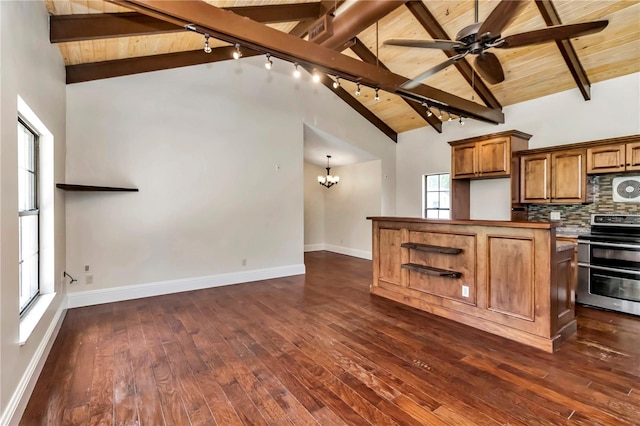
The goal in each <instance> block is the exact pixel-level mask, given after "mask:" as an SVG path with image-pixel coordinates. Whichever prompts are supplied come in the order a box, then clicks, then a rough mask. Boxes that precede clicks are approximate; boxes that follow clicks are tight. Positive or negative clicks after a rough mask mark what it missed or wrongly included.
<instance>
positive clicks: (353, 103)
mask: <svg viewBox="0 0 640 426" xmlns="http://www.w3.org/2000/svg"><path fill="white" fill-rule="evenodd" d="M320 81H321V82H322V84H324V85H325V86H326V87H327V88H328V89H329V90H331V91H332V92H334V93H335V94H336V95H338V97H339V98H340V99H342V100H343V101H344V102H346V103H347V104H348V105H349V106H350V107H351V108H353V109H354V110H356V112H358V113H359V114H360V115H362V116H363V117H364V118H365V119H366V120H368V121H369V122H370V123H371V124H373V125H374V126H376V127H377V128H378V129H379V130H380V131H381V132H382V133H384V134H385V135H387V136H388V137H389V138H390V139H391V140H393V141H394V142H396V143H397V142H398V133H397V132H396V131H395V130H393V129H392V128H391V127H389V126H388V125H387V123H385V122H384V121H382V120H381V119H380V118H379V117H378V116H377V115H375V114H374V113H373V112H371V110H369V109H368V108H367V107H365V106H364V105H362V103H361V102H360V101H358V100H357V99H356V98H354V97H353V96H351V93H349V92H347V91H346V90H345V89H344V88H343V87H340V86H338V88H337V89H334V88H333V80H332V79H331V78H329V76H327V75H325V74H322V75H321V76H320Z"/></svg>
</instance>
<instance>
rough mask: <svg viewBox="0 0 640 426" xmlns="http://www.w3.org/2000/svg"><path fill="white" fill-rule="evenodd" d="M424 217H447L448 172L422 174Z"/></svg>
mask: <svg viewBox="0 0 640 426" xmlns="http://www.w3.org/2000/svg"><path fill="white" fill-rule="evenodd" d="M422 204H423V206H424V217H425V218H427V219H449V218H450V208H449V173H438V174H433V175H425V176H424V198H423V203H422Z"/></svg>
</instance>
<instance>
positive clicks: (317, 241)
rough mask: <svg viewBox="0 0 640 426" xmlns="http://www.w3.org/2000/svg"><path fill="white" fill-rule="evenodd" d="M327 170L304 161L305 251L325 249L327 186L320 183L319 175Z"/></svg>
mask: <svg viewBox="0 0 640 426" xmlns="http://www.w3.org/2000/svg"><path fill="white" fill-rule="evenodd" d="M326 172H327V171H326V170H325V169H324V168H322V167H319V166H316V165H315V164H311V163H309V162H306V161H305V163H304V247H305V251H314V250H316V249H317V250H321V249H324V209H325V203H324V198H325V191H326V188H325V187H323V186H321V185H320V184H318V176H320V175H325V174H326Z"/></svg>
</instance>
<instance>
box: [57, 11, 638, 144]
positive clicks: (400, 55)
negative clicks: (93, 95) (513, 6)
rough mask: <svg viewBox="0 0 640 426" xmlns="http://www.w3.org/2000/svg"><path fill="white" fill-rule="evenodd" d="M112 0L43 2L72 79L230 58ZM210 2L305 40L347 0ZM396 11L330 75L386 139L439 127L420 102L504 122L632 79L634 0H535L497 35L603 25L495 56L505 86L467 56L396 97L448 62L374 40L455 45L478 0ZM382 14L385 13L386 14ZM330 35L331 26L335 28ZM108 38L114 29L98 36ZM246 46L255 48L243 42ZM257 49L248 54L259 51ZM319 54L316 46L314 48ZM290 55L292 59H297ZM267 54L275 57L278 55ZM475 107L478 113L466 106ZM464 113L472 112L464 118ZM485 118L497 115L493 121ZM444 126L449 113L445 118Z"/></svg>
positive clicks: (440, 55)
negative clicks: (349, 73) (542, 101)
mask: <svg viewBox="0 0 640 426" xmlns="http://www.w3.org/2000/svg"><path fill="white" fill-rule="evenodd" d="M116 2H117V3H121V4H126V6H127V7H123V6H122V5H118V4H114V3H113V2H107V1H101V0H46V5H47V8H48V10H49V13H50V14H51V15H52V18H51V41H52V43H53V42H55V43H57V44H58V46H59V48H60V52H61V54H62V56H63V58H64V62H65V65H67V80H68V82H69V83H73V82H75V81H86V80H91V79H97V78H108V77H112V76H117V75H125V74H130V73H131V72H132V70H137V71H135V72H142V71H152V70H158V69H164V68H172V67H177V66H188V65H194V64H198V63H204V62H215V61H218V60H226V58H230V55H231V53H232V50H233V48H232V47H230V46H229V43H228V42H225V41H221V40H216V39H214V38H211V39H210V45H211V47H212V48H214V54H213V55H206V54H205V53H204V52H203V51H202V46H203V36H202V35H200V34H197V33H194V32H189V31H186V30H182V29H181V28H180V27H175V29H177V30H178V31H171V32H167V29H171V25H172V24H167V23H166V22H162V21H159V20H157V19H155V18H150V17H147V16H145V15H143V14H136V15H117V14H131V12H132V10H131V9H130V7H132V5H133V8H134V9H135V7H136V6H140V4H139V3H142V4H143V5H142V6H146V5H144V3H145V1H131V2H127V1H116ZM137 3H138V4H137ZM150 3H153V2H150ZM166 3H170V2H166ZM207 3H209V4H211V5H213V6H216V7H219V8H230V9H229V10H231V11H232V12H234V13H236V14H239V15H241V16H247V17H249V18H251V19H254V20H257V21H259V22H261V25H264V26H268V27H270V28H272V29H274V30H277V31H279V32H282V33H289V34H292V35H294V36H296V37H300V36H304V35H306V32H307V30H308V29H309V28H310V25H311V23H313V21H315V20H316V19H317V18H319V17H321V16H322V15H324V14H325V13H328V12H332V10H333V8H334V7H335V6H336V5H337V6H338V11H339V13H340V12H341V8H345V9H347V10H348V8H347V6H349V5H350V3H354V2H349V1H348V2H345V4H344V5H342V3H343V2H342V1H310V0H256V1H248V0H244V1H243V0H207ZM397 3H398V5H397V7H390V8H389V7H387V9H385V12H384V13H385V16H381V17H378V16H373V15H372V17H371V19H372V21H371V22H365V21H362V22H360V24H363V23H364V26H363V28H364V29H362V30H357V33H356V34H352V35H350V37H347V39H352V41H350V42H349V44H350V45H351V47H350V48H349V49H347V50H344V51H343V52H342V53H343V54H344V55H345V56H348V57H351V58H354V59H357V60H358V61H362V62H364V63H369V64H371V65H364V64H363V65H362V67H364V68H360V67H359V66H358V67H356V68H354V66H353V62H352V60H350V61H351V62H349V61H346V59H344V60H338V62H340V61H342V62H340V63H339V64H338V65H337V66H338V67H339V66H342V65H344V67H346V69H349V70H355V69H357V70H358V71H361V74H359V75H360V76H364V78H362V79H361V80H360V81H361V82H362V83H363V86H362V95H361V96H354V95H353V94H354V93H355V90H356V85H355V83H354V82H352V81H348V80H347V79H341V83H342V86H341V87H340V88H338V89H336V92H337V94H338V95H339V96H340V97H341V98H342V99H344V100H345V101H346V102H347V103H348V104H349V105H351V106H352V107H354V109H356V110H358V111H359V112H360V113H361V114H362V115H363V116H365V118H367V119H369V120H370V121H371V122H372V123H373V124H374V125H376V126H378V127H379V128H380V129H381V130H382V131H383V132H385V133H386V134H387V135H389V137H390V138H391V139H394V140H395V139H396V137H397V133H399V132H404V131H407V130H412V129H415V128H419V127H424V126H428V125H431V126H433V128H434V129H435V130H437V131H441V129H442V127H441V124H440V120H439V119H438V118H437V116H438V110H437V109H436V108H432V109H431V110H432V111H433V112H434V114H433V115H432V116H429V114H428V113H427V110H426V108H424V107H423V106H421V100H422V99H425V97H426V99H435V100H436V101H441V100H443V99H444V101H443V102H444V104H446V105H452V108H451V110H452V111H454V112H458V114H464V115H465V116H471V117H474V118H478V119H483V120H485V121H490V122H500V120H501V114H500V113H499V110H500V109H501V108H502V107H503V106H506V105H512V104H516V103H519V102H523V101H527V100H530V99H534V98H538V97H542V96H546V95H549V94H552V93H557V92H561V91H565V90H569V89H575V88H579V89H580V90H581V92H582V94H583V97H584V98H585V99H589V97H590V96H591V95H590V91H589V83H591V84H593V83H596V82H600V81H604V80H608V79H611V78H615V77H619V76H623V75H627V74H631V73H636V72H639V71H640V1H638V0H633V1H628V0H610V1H602V0H581V1H571V0H554V1H553V2H552V1H551V0H537V1H533V0H531V1H530V2H528V4H527V5H526V7H525V8H524V10H523V12H522V13H520V14H519V16H518V17H517V18H516V19H515V21H514V22H513V23H512V24H511V25H509V26H508V28H507V30H505V31H504V34H503V35H510V34H515V33H520V32H524V31H530V30H534V29H541V28H545V27H546V26H547V25H556V24H558V23H562V24H571V23H578V22H586V21H595V20H602V19H606V20H608V21H609V25H608V27H607V28H605V30H603V31H602V32H599V33H597V34H592V35H588V36H584V37H580V38H574V39H572V40H570V42H561V43H557V44H556V43H545V44H540V45H535V46H528V47H521V48H513V49H492V53H494V54H495V55H496V56H497V57H498V58H499V59H500V62H501V63H502V65H503V68H504V73H505V81H504V82H502V83H499V84H494V85H491V84H488V83H485V82H483V81H482V79H481V78H480V77H479V76H478V74H476V73H475V72H473V67H472V65H470V64H471V63H472V61H468V62H467V61H466V60H463V61H460V62H458V64H457V65H456V66H450V67H448V68H446V69H444V70H442V71H440V72H438V73H436V74H434V75H432V76H431V77H429V78H427V79H426V80H424V81H423V84H424V85H426V86H422V87H421V88H420V89H416V93H418V94H419V95H420V96H418V97H414V98H413V99H409V98H408V97H407V96H405V97H404V98H403V97H401V96H399V95H398V94H399V93H403V94H404V92H403V91H397V90H395V89H397V85H396V83H397V82H398V78H399V76H404V77H405V78H412V77H414V76H416V75H418V74H420V73H421V72H423V71H425V70H426V69H428V68H430V67H432V66H435V65H437V64H439V63H441V62H443V61H444V60H446V59H447V56H446V55H445V53H444V52H443V51H440V50H436V49H418V48H407V47H396V46H384V45H383V44H382V42H383V41H384V40H387V39H391V38H395V39H403V38H411V39H433V38H454V37H455V35H456V33H457V32H458V31H459V30H461V29H462V28H464V27H465V26H467V25H470V24H472V23H473V22H475V18H474V2H473V1H470V0H462V1H452V0H428V1H422V2H420V1H410V2H397ZM403 3H406V4H404V5H403ZM497 4H498V1H497V0H481V1H479V20H480V21H482V20H484V19H485V18H486V17H487V16H488V15H489V13H490V12H491V11H492V10H493V9H494V7H495V6H496V5H497ZM287 5H292V6H287ZM351 7H354V6H351ZM389 9H393V10H392V11H391V12H390V13H389V12H388V11H387V10H389ZM143 12H144V11H143ZM155 13H157V11H156V12H155ZM345 13H346V12H345ZM113 16H115V17H123V16H130V17H131V18H132V19H133V18H135V19H138V24H139V29H138V30H137V31H136V33H135V34H126V35H125V32H126V31H125V30H123V28H125V27H123V26H121V25H118V24H113V23H106V22H107V21H106V19H108V18H110V17H113ZM338 18H339V17H338ZM338 18H336V24H337V23H338ZM376 20H377V22H376ZM365 27H366V28H365ZM127 28H128V27H127ZM255 30H256V31H255V32H254V33H255V34H258V35H260V34H266V35H269V34H270V33H268V30H264V31H263V30H260V27H255ZM338 30H339V29H338V28H336V30H335V32H337V31H338ZM105 31H107V32H109V31H111V32H113V33H112V34H106V33H104V32H105ZM353 37H355V38H353ZM221 38H222V37H221ZM227 41H229V40H227ZM265 43H266V44H262V43H260V45H259V47H263V46H268V42H267V41H265ZM305 43H306V42H305ZM248 45H250V46H251V44H250V43H249V44H248ZM253 47H254V48H255V47H256V44H255V43H254V45H253ZM216 48H217V49H216ZM314 49H315V50H314ZM318 49H322V48H320V47H319V46H318ZM318 49H316V48H315V46H312V48H311V49H309V52H312V53H313V52H316V51H317V52H319V56H318V58H317V61H316V60H314V61H312V62H310V61H306V62H305V60H302V61H300V62H301V63H302V64H305V63H307V64H308V63H313V64H318V65H320V66H319V67H318V68H319V69H323V70H326V71H329V70H331V71H332V73H335V74H337V72H335V71H336V68H333V66H334V63H333V62H332V63H328V62H327V63H326V64H323V62H322V58H321V54H322V53H323V51H322V50H318ZM243 50H245V52H246V53H245V55H244V56H245V57H247V56H251V54H258V53H263V52H267V51H270V50H269V49H264V48H261V49H259V51H258V52H256V51H252V50H250V49H243ZM337 50H340V48H338V49H337ZM270 52H271V53H274V51H270ZM293 54H294V57H296V58H298V57H297V56H295V52H294V53H293ZM274 56H277V57H282V55H278V54H275V55H274ZM285 56H286V55H285ZM338 56H339V57H340V56H341V55H338ZM285 59H290V58H285ZM345 61H346V62H345ZM323 65H327V66H323ZM372 67H376V69H377V70H378V71H377V73H372V72H371V71H372V69H373V68H372ZM380 69H382V71H379V70H380ZM385 69H386V70H388V71H386V70H385ZM374 71H376V70H374ZM381 73H382V74H381ZM331 82H332V81H331V80H330V79H328V78H325V79H324V83H325V84H326V85H327V87H330V88H331V90H334V89H333V87H332V86H331ZM378 83H379V84H378ZM367 86H369V87H367ZM472 86H473V87H472ZM372 87H380V88H381V89H383V90H380V92H379V93H380V101H375V100H374V90H373V89H372ZM443 93H444V94H443ZM423 96H424V97H423ZM410 97H412V96H410ZM416 101H417V102H416ZM468 101H471V104H470V103H469V102H468ZM435 104H437V102H436V103H435ZM476 104H477V107H474V106H473V105H476ZM470 105H471V106H470ZM461 111H462V112H461ZM467 111H470V113H469V114H467V113H466V112H467ZM491 111H497V112H498V114H496V113H493V112H491ZM474 112H476V113H477V115H476V116H474ZM446 119H447V114H446V113H445V114H444V116H443V120H446Z"/></svg>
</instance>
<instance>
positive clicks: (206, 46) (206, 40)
mask: <svg viewBox="0 0 640 426" xmlns="http://www.w3.org/2000/svg"><path fill="white" fill-rule="evenodd" d="M204 53H211V46H209V34H207V33H205V34H204Z"/></svg>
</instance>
